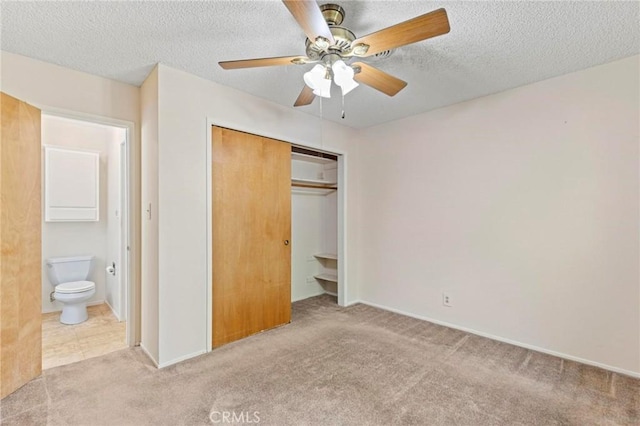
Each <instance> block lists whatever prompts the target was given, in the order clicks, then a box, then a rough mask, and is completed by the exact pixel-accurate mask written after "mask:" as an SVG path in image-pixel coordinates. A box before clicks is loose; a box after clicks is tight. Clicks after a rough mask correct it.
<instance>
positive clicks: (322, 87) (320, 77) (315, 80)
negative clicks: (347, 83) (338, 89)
mask: <svg viewBox="0 0 640 426" xmlns="http://www.w3.org/2000/svg"><path fill="white" fill-rule="evenodd" d="M326 76H327V69H326V67H325V66H324V65H321V64H317V65H316V66H314V67H313V68H311V71H308V72H306V73H304V83H305V84H306V85H307V86H309V88H310V89H312V90H313V94H314V95H316V96H322V97H323V98H329V97H331V79H330V78H329V79H327V78H326Z"/></svg>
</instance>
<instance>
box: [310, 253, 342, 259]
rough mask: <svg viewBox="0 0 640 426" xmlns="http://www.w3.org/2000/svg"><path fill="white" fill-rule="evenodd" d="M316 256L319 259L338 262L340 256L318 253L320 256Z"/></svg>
mask: <svg viewBox="0 0 640 426" xmlns="http://www.w3.org/2000/svg"><path fill="white" fill-rule="evenodd" d="M314 256H315V257H317V258H319V259H331V260H338V255H337V254H333V253H318V254H314Z"/></svg>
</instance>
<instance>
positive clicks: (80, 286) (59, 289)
mask: <svg viewBox="0 0 640 426" xmlns="http://www.w3.org/2000/svg"><path fill="white" fill-rule="evenodd" d="M95 288H96V285H95V283H93V282H92V281H71V282H68V283H62V284H58V285H57V286H56V288H55V292H56V293H59V294H74V293H84V292H85V291H91V290H93V289H95Z"/></svg>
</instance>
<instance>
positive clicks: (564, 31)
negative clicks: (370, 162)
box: [0, 0, 640, 127]
mask: <svg viewBox="0 0 640 426" xmlns="http://www.w3.org/2000/svg"><path fill="white" fill-rule="evenodd" d="M327 2H328V1H327ZM321 3H324V2H321ZM337 3H339V4H340V5H342V6H343V7H344V9H345V10H346V17H345V20H344V22H343V26H346V27H348V28H350V29H351V30H352V31H353V32H354V33H355V34H356V36H362V35H366V34H369V33H371V32H374V31H376V30H379V29H382V28H384V27H387V26H390V25H393V24H396V23H399V22H402V21H405V20H407V19H410V18H412V17H414V16H416V15H421V14H424V13H426V12H429V11H431V10H434V9H437V8H439V7H445V8H446V9H447V12H448V15H449V21H450V24H451V32H450V33H449V34H446V35H444V36H441V37H437V38H434V39H430V40H427V41H423V42H419V43H417V44H414V45H409V46H405V47H402V48H400V49H397V50H396V51H394V53H393V54H392V56H391V57H389V58H387V59H384V60H378V61H376V62H375V63H374V61H369V62H370V63H372V64H374V65H375V66H377V67H379V68H380V69H382V70H384V71H386V72H388V73H390V74H393V75H395V76H397V77H399V78H401V79H403V80H405V81H407V82H408V83H409V84H408V86H407V88H405V89H404V90H403V91H401V92H400V93H399V94H398V95H396V96H395V97H393V98H390V97H387V96H386V95H384V94H382V93H379V92H377V91H375V90H373V89H371V88H369V87H365V86H360V87H358V88H357V89H355V90H354V91H353V92H351V93H350V94H348V95H347V96H346V97H345V110H346V118H345V119H344V120H342V119H341V118H340V110H341V97H340V96H339V92H338V90H337V89H336V88H335V87H334V91H333V96H334V97H333V98H331V99H330V100H324V101H323V102H322V110H321V108H320V102H318V99H316V100H315V101H314V103H313V104H312V105H310V106H306V107H301V108H299V109H300V110H302V111H304V112H308V113H311V114H316V115H320V114H322V116H323V117H324V118H327V119H329V120H334V121H337V122H342V123H343V124H346V125H348V126H352V127H367V126H371V125H374V124H378V123H381V122H386V121H390V120H394V119H398V118H401V117H406V116H409V115H414V114H418V113H421V112H425V111H428V110H431V109H434V108H438V107H442V106H445V105H450V104H453V103H456V102H460V101H464V100H468V99H473V98H477V97H480V96H484V95H487V94H491V93H496V92H499V91H502V90H506V89H509V88H512V87H517V86H521V85H524V84H527V83H531V82H534V81H539V80H543V79H546V78H549V77H553V76H557V75H561V74H565V73H568V72H572V71H576V70H580V69H584V68H588V67H590V66H594V65H598V64H602V63H605V62H609V61H613V60H615V59H619V58H623V57H627V56H631V55H634V54H638V53H639V51H640V26H639V25H638V22H639V19H640V12H639V7H640V6H639V4H640V3H638V2H636V1H633V2H611V1H600V2H581V1H580V2H566V1H552V2H540V1H522V2H497V1H496V2H447V1H440V2H434V1H367V2H359V1H358V2H357V1H337ZM0 7H1V24H2V33H1V36H2V38H1V39H0V42H1V47H2V49H3V50H5V51H9V52H13V53H17V54H21V55H25V56H28V57H32V58H37V59H40V60H43V61H46V62H52V63H55V64H59V65H62V66H65V67H68V68H73V69H77V70H81V71H85V72H88V73H91V74H97V75H101V76H104V77H108V78H111V79H115V80H119V81H123V82H127V83H131V84H134V85H140V84H141V83H142V81H143V80H144V79H145V77H146V75H147V74H148V72H149V71H150V70H151V69H152V68H153V66H154V65H155V64H156V63H158V62H161V63H164V64H167V65H169V66H172V67H175V68H178V69H182V70H185V71H187V72H189V73H192V74H195V75H198V76H200V77H203V78H206V79H208V80H212V81H215V82H218V83H221V84H224V85H227V86H231V87H235V88H238V89H240V90H243V91H245V92H248V93H251V94H253V95H256V96H260V97H262V98H266V99H269V100H272V101H274V102H276V103H279V104H282V105H285V106H291V105H293V102H294V101H295V99H296V97H297V96H298V93H299V92H300V90H301V89H302V86H303V82H302V74H303V73H304V72H305V71H306V70H307V69H309V68H311V65H306V66H294V65H292V66H287V67H271V68H255V69H244V70H229V71H225V70H223V69H221V68H220V67H219V66H218V65H217V62H218V61H221V60H233V59H245V58H256V57H257V58H260V57H269V56H289V55H298V54H304V39H305V36H304V34H303V32H302V30H301V29H300V28H299V27H298V25H297V23H296V22H295V20H294V19H293V17H292V16H291V15H290V14H289V12H288V11H287V9H286V8H285V7H284V5H283V4H282V3H281V2H279V1H255V2H254V1H249V2H240V1H207V2H191V1H188V2H186V1H185V2H181V1H174V2H147V1H132V2H10V1H6V0H5V1H2V2H1V6H0Z"/></svg>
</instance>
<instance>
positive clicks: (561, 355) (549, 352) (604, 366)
mask: <svg viewBox="0 0 640 426" xmlns="http://www.w3.org/2000/svg"><path fill="white" fill-rule="evenodd" d="M356 303H362V304H363V305H368V306H373V307H374V308H379V309H383V310H385V311H389V312H395V313H397V314H401V315H405V316H408V317H411V318H416V319H419V320H423V321H429V322H432V323H434V324H438V325H443V326H445V327H449V328H454V329H456V330H460V331H464V332H467V333H471V334H475V335H477V336H482V337H486V338H488V339H491V340H496V341H498V342H503V343H508V344H510V345H514V346H519V347H521V348H525V349H530V350H532V351H536V352H540V353H543V354H547V355H552V356H555V357H558V358H563V359H566V360H569V361H575V362H579V363H581V364H586V365H590V366H593V367H598V368H602V369H604V370H608V371H613V372H614V373H619V374H624V375H625V376H630V377H634V378H640V372H636V371H631V370H625V369H624V368H618V367H614V366H611V365H607V364H602V363H600V362H596V361H591V360H588V359H584V358H580V357H576V356H573V355H567V354H565V353H562V352H556V351H553V350H550V349H545V348H541V347H538V346H534V345H530V344H528V343H522V342H518V341H516V340H511V339H507V338H505V337H500V336H495V335H493V334H490V333H485V332H482V331H478V330H474V329H472V328H468V327H463V326H459V325H456V324H451V323H448V322H446V321H440V320H437V319H434V318H429V317H426V316H422V315H416V314H412V313H410V312H405V311H403V310H400V309H394V308H390V307H388V306H384V305H379V304H377V303H371V302H367V301H364V300H359V301H356V302H352V303H350V304H349V306H351V305H355V304H356Z"/></svg>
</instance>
